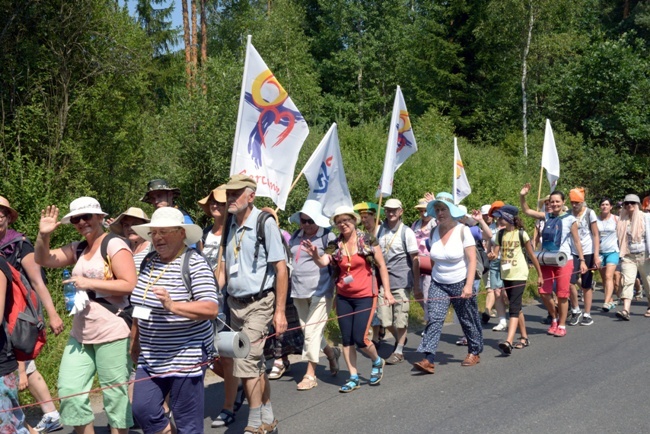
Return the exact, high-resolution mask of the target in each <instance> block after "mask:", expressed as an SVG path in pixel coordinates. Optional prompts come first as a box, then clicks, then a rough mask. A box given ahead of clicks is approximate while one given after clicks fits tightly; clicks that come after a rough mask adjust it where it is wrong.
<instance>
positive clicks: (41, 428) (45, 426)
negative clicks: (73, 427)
mask: <svg viewBox="0 0 650 434" xmlns="http://www.w3.org/2000/svg"><path fill="white" fill-rule="evenodd" d="M34 429H35V430H36V431H38V432H42V433H48V432H54V431H58V430H60V429H63V425H61V419H59V418H57V419H52V417H51V416H43V418H42V419H41V421H40V422H39V423H38V425H36V427H35V428H34Z"/></svg>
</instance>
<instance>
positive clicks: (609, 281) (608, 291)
mask: <svg viewBox="0 0 650 434" xmlns="http://www.w3.org/2000/svg"><path fill="white" fill-rule="evenodd" d="M614 270H616V265H612V264H610V265H607V266H605V267H602V268H601V269H600V277H601V279H602V281H603V290H604V292H605V300H604V303H605V304H609V303H611V302H612V294H613V293H614Z"/></svg>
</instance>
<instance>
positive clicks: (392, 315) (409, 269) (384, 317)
mask: <svg viewBox="0 0 650 434" xmlns="http://www.w3.org/2000/svg"><path fill="white" fill-rule="evenodd" d="M384 210H385V211H386V219H385V220H384V222H383V223H382V224H381V225H380V226H379V230H378V231H377V241H378V242H379V247H381V250H382V253H383V255H384V259H385V260H386V268H387V269H388V278H389V280H390V285H389V287H390V291H391V293H392V296H393V297H394V298H395V300H396V303H395V304H393V305H389V304H387V303H385V302H384V297H385V292H384V286H385V283H386V282H382V286H381V288H380V290H379V299H378V300H377V305H378V306H379V308H378V311H377V312H378V316H379V320H380V321H381V325H382V326H383V327H384V328H390V330H391V333H392V334H393V336H394V337H395V347H394V349H393V354H391V355H390V357H388V359H386V363H387V364H389V365H396V364H398V363H401V362H403V361H404V354H403V351H404V345H406V332H407V328H408V318H409V306H410V304H409V296H410V292H411V289H413V290H414V291H415V292H416V293H420V262H419V258H418V242H417V240H416V238H415V233H414V232H413V230H412V229H411V228H410V227H408V226H406V225H405V224H404V223H402V213H403V212H404V211H403V209H402V202H401V201H400V200H399V199H388V200H387V201H386V205H384Z"/></svg>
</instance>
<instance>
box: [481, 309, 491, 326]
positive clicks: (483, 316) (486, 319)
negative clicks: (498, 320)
mask: <svg viewBox="0 0 650 434" xmlns="http://www.w3.org/2000/svg"><path fill="white" fill-rule="evenodd" d="M481 322H482V323H483V324H487V323H489V322H490V312H488V311H487V310H484V311H483V313H482V314H481Z"/></svg>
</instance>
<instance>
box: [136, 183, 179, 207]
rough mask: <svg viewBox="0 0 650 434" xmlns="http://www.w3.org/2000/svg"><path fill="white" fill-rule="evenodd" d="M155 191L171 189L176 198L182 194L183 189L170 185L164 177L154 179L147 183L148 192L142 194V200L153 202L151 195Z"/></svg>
mask: <svg viewBox="0 0 650 434" xmlns="http://www.w3.org/2000/svg"><path fill="white" fill-rule="evenodd" d="M154 191H171V192H172V193H174V198H177V197H178V196H180V195H181V189H180V188H176V187H170V186H169V184H168V183H167V181H166V180H164V179H152V180H151V181H149V182H148V183H147V192H146V193H145V194H144V196H142V198H141V199H140V201H142V202H145V203H151V198H150V197H149V195H150V194H151V192H154Z"/></svg>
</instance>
